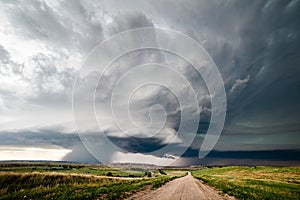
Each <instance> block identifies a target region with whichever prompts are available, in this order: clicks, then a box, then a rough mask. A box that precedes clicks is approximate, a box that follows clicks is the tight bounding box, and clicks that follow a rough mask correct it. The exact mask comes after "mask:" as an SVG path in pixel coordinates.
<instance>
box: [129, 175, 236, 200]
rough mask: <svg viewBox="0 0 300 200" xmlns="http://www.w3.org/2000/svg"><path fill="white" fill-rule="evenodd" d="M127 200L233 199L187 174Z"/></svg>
mask: <svg viewBox="0 0 300 200" xmlns="http://www.w3.org/2000/svg"><path fill="white" fill-rule="evenodd" d="M129 199H139V200H140V199H141V200H150V199H152V200H154V199H155V200H156V199H157V200H179V199H181V200H186V199H189V200H195V199H200V200H202V199H203V200H208V199H212V200H219V199H230V200H233V199H234V197H230V196H228V195H221V194H220V193H219V192H218V191H216V190H214V189H213V188H211V187H209V186H207V185H204V184H203V183H201V182H200V181H199V180H196V179H195V178H194V177H193V176H192V175H191V173H190V172H189V173H188V175H187V176H185V177H182V178H178V179H175V180H173V181H170V182H168V183H167V184H165V185H163V186H162V187H160V188H158V189H157V190H152V191H151V190H148V191H142V192H138V193H136V194H135V195H133V196H132V197H130V198H129Z"/></svg>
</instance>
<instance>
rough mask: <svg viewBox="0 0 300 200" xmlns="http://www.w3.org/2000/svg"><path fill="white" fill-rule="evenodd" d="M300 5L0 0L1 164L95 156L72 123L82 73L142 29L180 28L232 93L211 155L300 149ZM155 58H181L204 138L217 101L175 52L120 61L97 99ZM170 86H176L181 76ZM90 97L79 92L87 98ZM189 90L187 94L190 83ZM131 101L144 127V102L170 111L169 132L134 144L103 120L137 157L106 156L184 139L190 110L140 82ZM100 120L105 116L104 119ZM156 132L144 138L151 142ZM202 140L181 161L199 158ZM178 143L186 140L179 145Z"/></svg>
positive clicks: (160, 158) (292, 0)
mask: <svg viewBox="0 0 300 200" xmlns="http://www.w3.org/2000/svg"><path fill="white" fill-rule="evenodd" d="M299 10H300V1H298V0H274V1H271V0H269V1H258V0H257V1H246V0H236V1H234V0H228V1H227V0H226V1H225V0H224V1H219V0H216V1H215V0H211V1H199V0H194V1H193V0H184V1H183V0H182V1H180V0H179V1H176V2H174V1H171V0H159V1H155V2H154V1H153V2H152V1H143V0H142V1H141V0H136V1H134V0H129V1H122V0H116V1H105V0H102V1H97V2H96V1H88V0H81V1H79V0H74V1H55V0H49V1H35V0H32V1H6V0H1V1H0V38H1V39H0V160H14V159H17V160H20V159H29V160H32V159H34V160H42V159H46V160H72V161H79V162H81V161H83V162H88V161H94V160H93V158H92V157H91V156H90V155H88V153H87V151H86V150H85V149H84V147H83V146H82V144H81V141H80V138H79V137H78V134H77V132H76V128H75V126H74V117H73V112H72V90H73V84H74V81H75V78H76V76H77V74H78V73H79V70H80V67H81V65H82V64H83V62H84V59H85V58H86V57H87V55H88V53H89V52H90V51H91V50H92V49H93V48H94V47H95V46H96V45H98V44H99V43H100V42H102V41H104V40H105V39H107V38H109V37H110V36H112V35H114V34H117V33H120V32H122V31H126V30H130V29H133V28H141V27H157V28H168V29H174V30H177V31H180V32H182V33H184V34H186V35H188V36H190V37H191V38H193V39H194V40H195V41H197V42H198V43H199V44H201V45H202V46H203V47H204V48H205V49H206V51H207V52H208V53H209V54H210V56H211V57H212V59H213V60H214V62H215V63H216V65H217V67H218V69H219V71H220V73H221V76H222V79H223V81H224V86H225V90H226V95H227V113H226V121H225V126H224V129H223V132H222V135H221V137H220V138H219V140H218V142H217V144H216V146H215V147H214V150H216V151H224V152H226V151H231V152H232V151H258V150H259V151H274V150H276V151H277V150H296V151H297V150H299V149H300V123H299V122H300V78H299V75H300V12H299ZM153 38H154V40H155V35H153ZM154 61H155V62H160V63H165V64H169V65H172V64H174V63H175V64H174V65H176V66H177V67H176V68H177V69H179V70H181V71H180V72H181V73H182V74H183V75H184V76H185V77H186V79H187V80H189V82H190V83H191V85H192V86H193V88H194V89H195V91H196V93H197V98H198V101H199V106H200V107H201V108H202V110H201V113H199V115H200V116H201V120H200V123H199V129H198V131H197V137H199V138H201V137H202V136H204V135H205V132H206V129H207V127H208V124H209V122H210V114H211V105H210V97H211V96H210V94H209V93H208V91H207V88H206V86H205V83H204V81H203V79H202V78H201V76H200V75H199V74H197V73H196V72H195V70H193V68H191V66H189V65H188V64H186V63H185V62H184V61H183V60H180V59H178V58H176V56H174V55H171V54H170V53H167V52H162V51H154V50H148V51H140V52H134V53H132V54H130V55H128V56H127V57H124V58H121V59H119V60H118V61H117V62H115V63H114V64H113V65H112V70H110V72H109V73H108V75H107V76H106V77H105V78H106V79H105V80H104V81H103V83H102V84H101V85H100V86H99V88H97V91H98V93H97V95H98V98H99V99H100V100H101V99H102V100H103V99H107V98H109V97H110V92H111V90H112V88H110V87H111V85H112V83H114V82H115V81H116V80H118V78H119V77H120V74H122V73H124V72H126V71H128V69H130V68H131V67H132V66H134V65H137V64H142V63H148V62H154ZM149 73H150V74H151V75H155V74H156V73H157V72H155V71H151V72H149ZM150 74H149V75H150ZM164 75H165V76H166V78H167V79H170V80H173V79H172V78H174V77H173V76H172V75H171V74H168V73H166V74H164ZM136 79H137V80H138V77H136ZM171 83H172V84H174V85H175V86H176V87H180V85H179V84H178V85H176V84H177V83H176V80H174V81H173V82H171ZM125 89H126V87H125ZM88 92H89V91H86V90H83V91H82V94H81V95H82V97H84V96H87V95H89V94H88ZM181 95H185V96H186V98H189V94H186V93H184V88H182V92H181ZM135 97H136V101H135V102H136V104H135V109H134V110H135V111H136V112H135V113H136V115H133V116H135V118H136V119H137V121H139V120H140V121H143V120H142V119H144V120H146V121H147V119H146V118H147V116H146V117H145V116H144V118H143V109H145V108H147V106H152V105H155V104H161V105H162V106H163V108H164V109H165V111H166V114H167V126H166V129H164V132H162V136H161V137H157V138H151V139H148V140H147V139H137V138H133V137H126V135H122V134H120V132H118V131H116V130H115V129H114V128H112V127H111V126H110V125H109V123H108V124H103V125H102V126H103V127H102V128H103V129H104V130H105V132H106V133H107V135H108V136H109V137H110V139H111V140H112V141H114V143H115V144H117V145H118V146H121V147H122V148H124V149H126V150H128V151H130V152H131V153H130V154H125V153H115V152H106V153H105V154H107V156H108V157H109V158H108V159H109V160H110V161H111V162H123V161H124V162H135V161H136V160H139V158H140V157H142V156H143V155H146V154H147V153H148V152H150V151H152V150H154V149H156V148H160V147H162V146H163V145H165V143H168V137H170V135H171V136H173V135H176V131H177V128H178V126H179V123H180V121H179V119H180V113H181V112H182V110H181V108H180V106H179V105H178V101H177V100H176V98H175V97H174V95H172V93H170V92H169V91H167V90H166V89H165V88H162V87H144V88H143V90H140V92H137V94H136V96H135ZM119 103H120V102H119ZM103 109H104V110H105V109H108V108H103ZM103 109H102V110H103ZM100 115H102V117H104V118H105V115H106V112H102V113H100ZM100 117H101V116H100ZM157 119H160V118H157ZM158 121H159V120H158ZM149 132H151V131H149ZM149 132H145V133H138V134H141V135H143V136H149V135H151V133H149ZM86 133H88V134H97V128H95V127H89V126H88V125H87V128H86ZM173 142H174V141H173ZM196 143H197V142H195V143H194V144H193V145H192V146H190V147H189V149H188V152H187V153H186V154H185V156H187V157H193V156H197V155H195V153H193V152H195V151H197V148H198V146H197V145H196ZM180 148H183V147H182V145H181V144H180V139H178V141H175V142H174V149H180ZM176 156H177V155H176V153H174V154H172V152H170V154H167V155H147V156H146V158H147V159H148V160H152V161H153V163H155V164H161V163H163V162H164V159H169V158H170V157H171V158H172V157H176Z"/></svg>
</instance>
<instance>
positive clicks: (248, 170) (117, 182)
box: [0, 162, 300, 200]
mask: <svg viewBox="0 0 300 200" xmlns="http://www.w3.org/2000/svg"><path fill="white" fill-rule="evenodd" d="M187 171H190V172H191V174H188V175H187ZM234 198H236V199H265V200H267V199H268V200H272V199H275V200H276V199H300V167H266V166H257V167H241V166H240V167H238V166H230V167H213V168H206V167H203V166H202V167H201V166H198V167H191V168H182V169H178V168H165V169H163V168H159V167H157V166H149V165H134V164H128V165H118V166H117V167H115V168H110V167H108V166H104V165H82V164H72V163H58V162H54V163H52V162H49V163H48V162H47V163H45V162H35V163H32V162H19V163H16V162H14V163H13V162H0V199H66V200H68V199H165V200H167V199H172V200H173V199H174V200H176V199H217V200H218V199H234Z"/></svg>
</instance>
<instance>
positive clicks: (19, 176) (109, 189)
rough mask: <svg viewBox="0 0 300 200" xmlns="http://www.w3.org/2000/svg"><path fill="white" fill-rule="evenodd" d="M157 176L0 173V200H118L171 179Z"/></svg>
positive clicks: (158, 185) (170, 177)
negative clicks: (123, 178)
mask: <svg viewBox="0 0 300 200" xmlns="http://www.w3.org/2000/svg"><path fill="white" fill-rule="evenodd" d="M174 178H175V177H172V176H159V177H154V178H144V179H136V180H121V179H113V178H98V177H87V176H81V175H69V174H64V175H62V174H55V173H53V174H49V173H10V172H5V173H3V172H2V173H0V199H96V198H100V199H122V198H125V197H127V196H128V195H130V194H132V193H134V192H136V191H139V190H141V189H143V188H144V187H145V186H151V187H152V188H157V187H160V186H161V185H163V184H164V183H166V182H168V181H170V180H172V179H174Z"/></svg>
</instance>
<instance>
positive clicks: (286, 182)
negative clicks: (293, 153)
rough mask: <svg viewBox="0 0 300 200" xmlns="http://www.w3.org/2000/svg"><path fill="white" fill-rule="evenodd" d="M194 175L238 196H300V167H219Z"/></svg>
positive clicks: (274, 197) (288, 197)
mask: <svg viewBox="0 0 300 200" xmlns="http://www.w3.org/2000/svg"><path fill="white" fill-rule="evenodd" d="M192 174H193V176H194V177H196V178H198V179H200V180H202V181H203V182H204V183H206V184H208V185H210V186H213V187H215V188H218V189H220V190H221V191H222V192H223V193H227V194H229V195H232V196H235V197H236V198H238V199H265V200H267V199H300V167H266V166H258V167H238V166H231V167H220V168H218V167H217V168H209V169H201V170H196V171H192Z"/></svg>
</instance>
